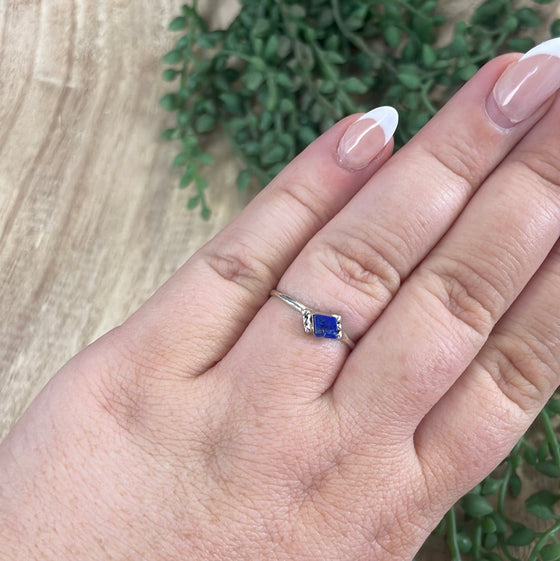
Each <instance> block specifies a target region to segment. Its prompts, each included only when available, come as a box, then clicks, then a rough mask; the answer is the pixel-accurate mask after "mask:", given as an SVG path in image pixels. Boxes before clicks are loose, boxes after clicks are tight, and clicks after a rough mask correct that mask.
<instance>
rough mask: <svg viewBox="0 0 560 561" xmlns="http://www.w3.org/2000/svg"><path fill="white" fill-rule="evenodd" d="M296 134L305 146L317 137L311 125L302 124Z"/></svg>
mask: <svg viewBox="0 0 560 561" xmlns="http://www.w3.org/2000/svg"><path fill="white" fill-rule="evenodd" d="M298 136H299V138H300V140H301V142H302V143H303V145H304V146H307V145H309V144H311V143H312V142H313V141H314V140H315V139H316V138H317V133H316V132H315V131H314V130H313V129H312V128H311V127H308V126H303V127H301V128H300V129H299V130H298Z"/></svg>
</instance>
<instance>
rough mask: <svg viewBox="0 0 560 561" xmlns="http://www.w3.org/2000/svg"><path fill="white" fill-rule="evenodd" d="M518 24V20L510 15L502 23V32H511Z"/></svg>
mask: <svg viewBox="0 0 560 561" xmlns="http://www.w3.org/2000/svg"><path fill="white" fill-rule="evenodd" d="M518 26H519V20H518V19H517V18H516V17H515V16H510V17H509V18H507V19H506V21H505V22H504V24H503V25H502V31H503V32H504V33H513V32H514V31H515V30H516V29H517V27H518Z"/></svg>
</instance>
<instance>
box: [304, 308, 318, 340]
mask: <svg viewBox="0 0 560 561" xmlns="http://www.w3.org/2000/svg"><path fill="white" fill-rule="evenodd" d="M313 315H314V314H313V312H312V311H311V310H305V311H304V312H303V314H302V317H303V330H304V331H305V332H306V333H312V334H313V335H315V329H314V328H313V326H314V321H313Z"/></svg>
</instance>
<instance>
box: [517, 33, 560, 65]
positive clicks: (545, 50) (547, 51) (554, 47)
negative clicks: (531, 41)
mask: <svg viewBox="0 0 560 561" xmlns="http://www.w3.org/2000/svg"><path fill="white" fill-rule="evenodd" d="M535 55H548V56H555V57H558V58H560V37H556V38H555V39H549V40H548V41H544V42H543V43H539V44H538V45H536V46H534V47H533V48H532V49H530V50H529V51H527V52H526V53H525V54H524V55H523V56H522V57H521V58H520V59H519V60H524V59H526V58H529V57H532V56H535Z"/></svg>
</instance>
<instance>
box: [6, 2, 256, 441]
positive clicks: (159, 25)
mask: <svg viewBox="0 0 560 561" xmlns="http://www.w3.org/2000/svg"><path fill="white" fill-rule="evenodd" d="M180 4H181V3H180V2H170V1H163V0H162V1H154V0H136V1H135V2H125V1H124V0H118V1H117V0H95V1H93V0H92V1H88V0H83V1H70V0H47V1H42V2H40V1H37V0H34V1H25V2H22V1H21V0H13V1H12V0H8V1H7V2H6V1H3V2H0V53H1V56H0V76H1V81H0V288H1V290H0V341H1V343H0V438H1V436H2V435H4V434H6V432H7V431H8V429H9V428H10V426H11V425H12V424H13V422H14V421H15V419H16V418H17V417H18V416H19V415H20V414H21V412H22V411H23V409H24V408H25V407H26V405H27V404H28V403H29V402H30V400H31V399H32V398H33V397H34V395H35V394H36V393H37V392H38V391H39V390H40V388H41V387H42V386H43V385H44V384H45V383H46V382H47V381H48V380H49V378H50V377H51V376H52V375H53V374H54V373H55V372H56V371H57V370H58V368H59V367H60V366H62V365H63V364H64V363H65V362H66V361H67V360H68V359H69V358H70V357H71V356H72V355H74V354H75V353H76V352H78V351H79V350H80V349H81V348H83V347H84V346H85V345H87V344H88V343H89V342H91V341H92V340H94V339H96V338H97V337H98V336H100V335H101V334H102V333H104V332H106V331H107V330H109V329H110V328H112V327H113V326H115V325H117V324H118V323H120V322H122V321H123V320H124V319H125V318H126V317H127V316H128V315H129V314H130V313H131V312H132V311H133V310H134V309H135V308H136V307H138V306H139V305H140V304H141V303H142V302H143V301H144V300H145V299H146V298H147V297H148V296H149V295H150V294H151V293H152V292H153V291H154V290H155V288H156V287H157V286H158V285H160V284H161V283H162V282H163V281H164V280H165V279H166V278H168V277H169V276H170V275H171V274H172V273H173V272H174V271H175V270H176V269H177V268H178V267H179V266H180V265H181V264H182V263H183V262H184V261H185V260H186V258H188V257H189V255H190V254H191V253H192V252H193V251H194V250H195V249H197V248H198V247H199V246H200V245H202V244H203V243H204V242H205V241H206V240H207V239H208V238H209V237H210V236H212V235H213V234H214V233H215V232H216V231H218V230H219V229H220V228H221V227H222V226H223V225H224V224H225V223H227V222H228V221H229V220H230V219H231V217H232V216H234V215H235V214H236V213H237V212H238V210H239V209H240V208H242V206H243V204H244V202H245V201H244V200H242V199H241V198H240V197H239V196H238V195H237V194H236V191H235V189H234V188H231V183H232V181H233V180H234V179H235V176H236V170H237V164H236V162H235V160H234V159H233V158H232V157H231V156H229V155H228V152H227V146H225V145H223V144H221V143H217V144H216V145H215V146H214V147H213V151H214V152H215V153H216V154H217V155H218V158H219V161H220V165H219V166H216V170H215V171H214V172H213V175H212V184H213V198H214V200H213V201H212V208H213V210H214V216H213V218H212V220H211V221H210V222H204V221H203V220H201V219H200V218H199V217H198V215H197V214H196V213H193V212H190V211H188V210H186V207H185V205H186V201H187V199H188V196H189V193H187V192H183V191H179V190H178V189H176V184H177V177H176V176H175V175H173V174H172V173H171V172H170V169H171V168H170V163H171V160H172V159H173V156H174V151H173V150H174V149H173V148H172V147H171V146H170V144H169V143H166V142H164V141H161V140H159V134H160V132H161V130H163V128H165V127H166V126H169V125H170V124H171V123H172V121H170V116H168V115H167V114H166V113H165V112H164V111H163V110H161V109H160V108H159V105H158V100H159V98H160V96H161V95H163V93H164V92H165V84H164V83H163V82H162V80H161V79H160V75H161V70H162V65H161V62H160V58H161V56H162V55H163V53H165V52H166V50H168V49H169V48H170V47H171V45H172V42H173V36H172V34H170V33H169V32H167V31H166V27H167V24H168V23H169V21H170V20H171V18H172V17H173V16H175V15H177V14H178V13H179V9H180ZM235 8H236V3H235V2H220V9H219V10H213V14H212V17H213V18H215V20H217V21H215V23H216V24H218V23H223V20H225V19H227V17H228V16H229V15H230V14H231V13H232V11H235ZM219 20H222V21H221V22H220V21H219Z"/></svg>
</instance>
